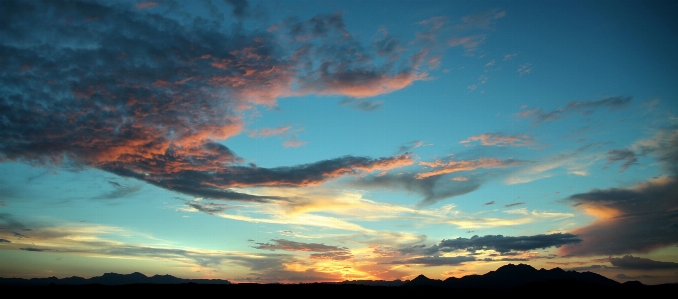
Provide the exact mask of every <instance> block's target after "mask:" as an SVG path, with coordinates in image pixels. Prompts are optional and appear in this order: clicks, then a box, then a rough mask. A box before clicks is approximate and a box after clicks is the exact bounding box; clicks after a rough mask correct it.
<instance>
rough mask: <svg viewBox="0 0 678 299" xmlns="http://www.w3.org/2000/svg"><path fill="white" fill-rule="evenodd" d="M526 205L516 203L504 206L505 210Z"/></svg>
mask: <svg viewBox="0 0 678 299" xmlns="http://www.w3.org/2000/svg"><path fill="white" fill-rule="evenodd" d="M524 204H525V203H524V202H516V203H511V204H507V205H504V208H510V207H515V206H519V205H524Z"/></svg>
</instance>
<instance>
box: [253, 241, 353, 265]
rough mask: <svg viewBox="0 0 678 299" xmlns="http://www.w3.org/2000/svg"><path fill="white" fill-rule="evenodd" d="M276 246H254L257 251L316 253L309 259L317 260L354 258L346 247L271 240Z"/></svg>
mask: <svg viewBox="0 0 678 299" xmlns="http://www.w3.org/2000/svg"><path fill="white" fill-rule="evenodd" d="M271 241H273V242H274V244H270V243H257V246H254V248H256V249H263V250H272V251H275V250H284V251H305V252H314V253H312V254H311V255H310V256H309V257H310V258H311V259H316V260H323V259H329V260H335V261H341V260H346V259H350V258H352V257H353V255H352V254H351V251H350V250H349V249H348V248H346V247H337V246H329V245H325V244H318V243H303V242H295V241H290V240H285V239H277V240H271Z"/></svg>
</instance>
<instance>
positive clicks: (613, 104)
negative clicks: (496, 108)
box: [518, 96, 633, 124]
mask: <svg viewBox="0 0 678 299" xmlns="http://www.w3.org/2000/svg"><path fill="white" fill-rule="evenodd" d="M632 99H633V97H621V96H618V97H610V98H606V99H602V100H598V101H587V102H577V101H575V102H570V103H568V104H567V105H566V106H565V107H564V108H559V109H557V110H553V111H544V110H543V109H541V108H536V109H531V110H526V111H523V112H521V113H519V114H518V116H520V117H527V118H532V119H533V121H534V123H535V124H539V123H543V122H546V121H555V120H560V119H563V118H565V117H567V116H568V115H570V114H573V113H580V114H583V115H588V114H591V113H593V110H592V109H600V108H606V109H608V110H610V111H616V110H621V109H624V108H626V107H627V106H628V104H629V103H630V102H631V100H632Z"/></svg>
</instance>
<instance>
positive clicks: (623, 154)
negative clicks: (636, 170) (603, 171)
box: [607, 149, 638, 170]
mask: <svg viewBox="0 0 678 299" xmlns="http://www.w3.org/2000/svg"><path fill="white" fill-rule="evenodd" d="M607 161H608V162H610V163H614V162H617V161H624V163H623V164H622V165H621V166H620V168H621V169H624V170H625V169H627V168H629V166H631V165H633V164H638V158H637V157H636V154H635V153H634V152H633V151H631V150H628V149H623V150H611V151H609V152H607Z"/></svg>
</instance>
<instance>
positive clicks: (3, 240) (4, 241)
mask: <svg viewBox="0 0 678 299" xmlns="http://www.w3.org/2000/svg"><path fill="white" fill-rule="evenodd" d="M0 243H12V242H11V241H10V240H5V239H0Z"/></svg>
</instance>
